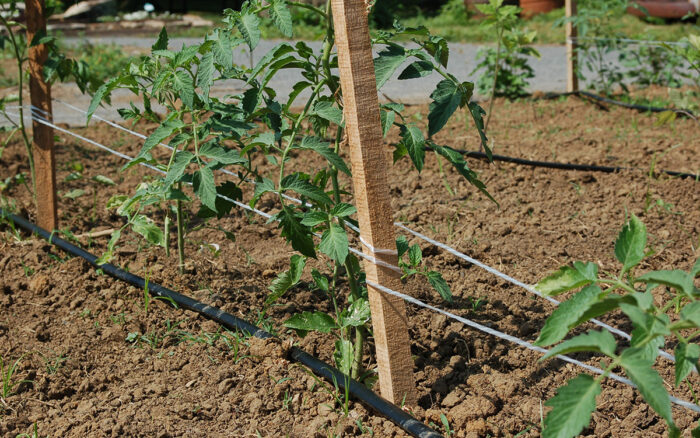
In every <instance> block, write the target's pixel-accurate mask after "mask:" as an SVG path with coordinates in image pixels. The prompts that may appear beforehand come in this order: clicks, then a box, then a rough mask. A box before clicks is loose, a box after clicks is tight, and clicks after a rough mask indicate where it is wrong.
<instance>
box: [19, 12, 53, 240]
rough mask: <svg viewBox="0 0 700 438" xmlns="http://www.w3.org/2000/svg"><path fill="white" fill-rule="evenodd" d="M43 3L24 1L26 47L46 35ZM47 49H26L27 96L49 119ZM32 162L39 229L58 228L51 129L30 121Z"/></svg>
mask: <svg viewBox="0 0 700 438" xmlns="http://www.w3.org/2000/svg"><path fill="white" fill-rule="evenodd" d="M44 13H45V11H44V0H27V1H26V14H27V45H30V44H31V42H32V40H33V39H34V36H35V35H36V34H44V33H46V18H45V17H44ZM47 58H48V49H47V47H46V45H44V44H42V45H39V46H35V47H30V48H29V93H30V96H31V103H32V105H33V106H35V107H37V108H40V109H41V110H43V111H45V112H43V113H41V115H42V116H43V117H46V118H47V119H49V120H51V119H52V118H51V114H52V113H51V85H49V84H48V83H46V81H44V64H45V63H46V59H47ZM32 131H33V140H32V141H33V143H34V147H33V150H34V162H35V168H36V184H35V187H36V204H37V210H38V211H37V218H38V224H39V226H40V227H42V228H44V229H46V230H54V229H56V228H57V227H58V216H57V212H56V204H57V203H56V165H55V160H54V147H53V129H52V128H50V127H48V126H46V125H42V124H41V123H39V122H37V121H33V122H32Z"/></svg>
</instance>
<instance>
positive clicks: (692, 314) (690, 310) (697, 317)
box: [681, 301, 700, 328]
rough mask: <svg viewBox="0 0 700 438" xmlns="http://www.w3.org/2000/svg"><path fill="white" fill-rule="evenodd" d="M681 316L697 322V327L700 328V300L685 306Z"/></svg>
mask: <svg viewBox="0 0 700 438" xmlns="http://www.w3.org/2000/svg"><path fill="white" fill-rule="evenodd" d="M681 318H683V319H684V320H686V321H690V322H692V323H693V324H695V327H697V328H700V301H693V302H692V303H688V304H686V305H685V306H683V309H682V310H681Z"/></svg>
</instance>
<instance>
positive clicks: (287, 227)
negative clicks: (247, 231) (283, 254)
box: [271, 207, 316, 257]
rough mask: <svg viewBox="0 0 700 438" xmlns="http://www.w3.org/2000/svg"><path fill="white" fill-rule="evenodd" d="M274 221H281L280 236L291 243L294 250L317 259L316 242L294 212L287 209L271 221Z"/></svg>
mask: <svg viewBox="0 0 700 438" xmlns="http://www.w3.org/2000/svg"><path fill="white" fill-rule="evenodd" d="M274 219H277V220H279V221H280V225H279V226H280V227H281V228H282V233H280V234H281V235H282V237H284V238H286V239H287V240H289V242H291V244H292V248H294V249H295V250H297V251H299V252H300V253H301V254H303V255H305V256H307V257H316V250H315V249H314V247H315V245H314V240H313V237H312V236H311V232H310V230H309V228H308V227H306V226H304V225H302V224H301V221H300V219H299V217H297V215H296V214H295V213H294V212H293V211H292V210H290V209H289V208H287V207H285V208H283V209H282V210H280V212H279V213H277V214H276V215H275V216H273V218H272V219H271V220H274Z"/></svg>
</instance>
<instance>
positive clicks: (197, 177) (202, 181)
mask: <svg viewBox="0 0 700 438" xmlns="http://www.w3.org/2000/svg"><path fill="white" fill-rule="evenodd" d="M192 187H193V188H194V193H195V194H196V195H197V197H198V198H199V199H200V200H201V201H202V205H204V206H205V207H207V208H208V209H210V210H213V211H217V209H216V182H215V181H214V172H213V171H212V170H211V169H210V168H208V167H202V168H201V169H199V170H197V171H196V172H195V173H194V175H193V177H192Z"/></svg>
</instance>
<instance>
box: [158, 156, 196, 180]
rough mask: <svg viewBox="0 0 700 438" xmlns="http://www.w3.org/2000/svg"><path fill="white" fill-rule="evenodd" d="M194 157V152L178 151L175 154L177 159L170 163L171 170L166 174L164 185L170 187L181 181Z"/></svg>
mask: <svg viewBox="0 0 700 438" xmlns="http://www.w3.org/2000/svg"><path fill="white" fill-rule="evenodd" d="M193 159H194V154H192V153H191V152H188V151H178V152H177V153H176V154H175V159H174V160H173V163H172V164H171V165H170V170H168V173H167V174H166V175H165V180H164V181H163V186H164V187H170V186H172V185H173V184H174V183H176V182H179V181H180V180H181V178H182V175H183V174H184V173H185V170H186V169H187V166H188V165H189V164H190V163H191V162H192V160H193Z"/></svg>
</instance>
